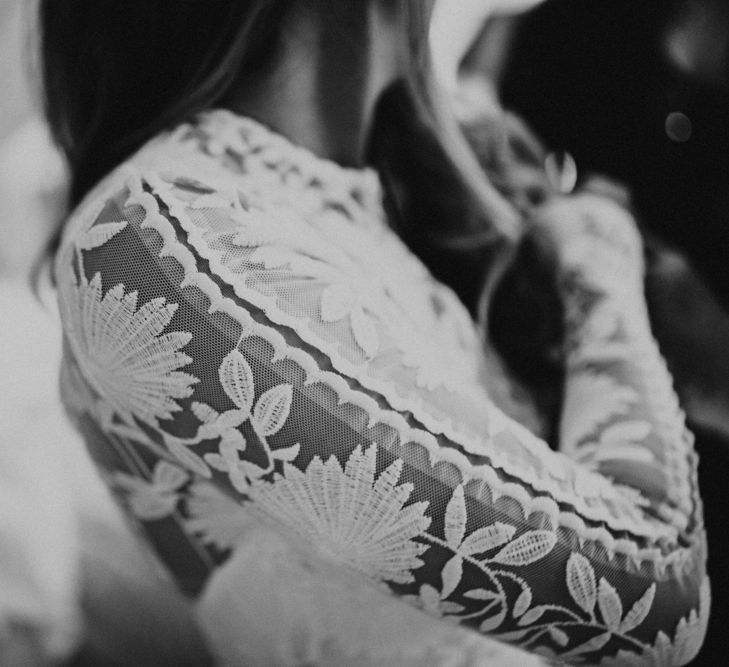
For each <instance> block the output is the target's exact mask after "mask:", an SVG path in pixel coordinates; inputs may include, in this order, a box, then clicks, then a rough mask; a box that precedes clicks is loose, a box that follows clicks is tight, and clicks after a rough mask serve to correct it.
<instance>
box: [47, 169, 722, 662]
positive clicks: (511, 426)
mask: <svg viewBox="0 0 729 667" xmlns="http://www.w3.org/2000/svg"><path fill="white" fill-rule="evenodd" d="M125 178H126V181H125V182H124V184H123V185H122V186H120V184H119V183H118V182H117V183H115V184H113V187H112V186H108V189H109V190H110V191H112V193H113V194H112V196H111V197H107V194H108V192H107V193H105V194H103V193H102V194H103V196H100V195H98V194H97V196H96V197H94V198H92V200H91V202H92V203H91V204H88V205H87V206H86V209H85V210H82V211H81V212H80V213H79V214H78V215H77V216H76V220H75V222H74V223H73V224H71V225H70V227H69V230H68V233H67V235H66V240H65V242H64V244H63V246H62V249H61V252H60V253H59V255H58V259H57V266H56V273H57V279H58V285H59V299H60V305H61V312H62V316H63V320H64V327H65V332H66V348H67V354H66V361H65V365H64V387H65V393H66V396H65V399H66V404H67V406H68V407H69V409H70V411H71V412H72V413H73V414H74V415H75V417H76V421H77V422H78V424H79V426H80V428H81V429H82V430H83V431H84V433H85V434H86V438H87V440H88V441H89V442H90V444H91V449H92V452H93V453H94V455H95V456H96V458H97V460H98V462H99V464H100V465H101V467H102V469H103V470H104V471H105V475H106V477H107V479H108V481H109V483H110V484H111V485H112V486H113V488H114V489H116V491H117V492H118V493H119V494H120V496H121V497H122V498H123V501H124V503H125V505H126V506H127V508H128V509H129V511H130V513H131V514H133V515H135V516H136V517H137V518H138V519H140V520H141V522H142V524H143V526H144V529H145V530H146V532H147V535H148V537H149V539H150V540H151V541H152V542H153V543H154V545H155V547H156V548H157V550H158V551H159V552H160V554H161V556H162V558H163V559H164V560H165V561H166V562H167V563H168V565H169V567H170V569H171V570H172V571H173V572H174V573H175V574H176V575H177V577H178V579H179V580H180V582H181V583H182V585H183V586H184V587H185V588H186V589H187V590H188V591H190V592H191V593H194V594H196V593H199V592H200V591H201V590H203V589H204V587H205V586H206V585H207V582H208V580H209V579H210V578H211V577H212V579H214V578H215V574H214V572H215V570H216V568H217V567H218V566H220V565H221V564H222V563H223V562H225V561H226V559H227V558H229V556H230V554H231V552H234V551H235V549H236V544H237V543H238V541H239V538H240V535H241V528H240V527H241V526H242V525H243V524H244V523H245V521H246V520H247V517H250V516H257V517H261V518H262V519H263V520H264V521H266V522H270V523H271V524H272V525H275V526H278V527H279V528H281V529H283V532H284V533H285V534H286V535H288V536H294V538H295V540H296V541H297V542H298V543H301V544H306V545H308V547H309V548H310V549H312V550H314V551H315V552H316V553H317V554H320V555H321V556H322V557H323V558H324V559H327V560H329V561H332V562H335V563H337V564H340V565H342V566H344V567H345V568H347V569H348V570H349V571H350V572H351V576H352V577H353V580H355V579H356V578H357V577H358V576H360V575H364V577H365V578H367V579H369V580H371V581H373V582H375V583H376V584H377V585H378V586H380V587H384V588H386V589H388V590H389V591H391V592H392V593H394V594H395V595H397V596H399V597H401V598H402V599H404V600H406V601H407V602H409V603H410V604H412V605H415V606H417V607H420V608H423V609H424V610H426V611H427V612H429V613H431V614H433V615H436V616H438V617H444V621H447V622H448V623H451V624H458V625H462V626H465V627H468V628H472V629H474V630H476V631H478V632H481V633H485V634H489V635H492V636H494V637H496V638H498V639H501V640H503V641H506V642H510V643H513V644H516V645H519V646H521V647H523V648H525V649H527V650H530V651H535V652H538V653H541V654H542V655H546V656H558V657H559V658H560V659H562V660H565V661H570V662H597V661H600V660H602V664H606V665H610V664H613V665H621V666H622V665H631V664H634V665H683V664H685V663H687V662H688V661H689V660H690V659H691V658H692V657H693V656H694V655H695V653H696V652H697V650H698V648H699V646H700V644H701V641H702V638H703V633H704V630H705V625H706V620H707V614H708V595H709V589H708V581H707V579H706V576H705V569H704V561H705V543H704V534H703V528H702V519H701V506H700V501H699V499H698V497H697V491H696V473H695V461H694V456H693V453H692V449H691V440H690V437H689V435H688V434H687V432H686V430H685V428H684V425H683V421H682V416H681V414H680V412H679V410H678V408H677V405H676V403H675V399H674V398H673V394H672V393H671V391H670V386H669V380H668V377H667V375H666V373H665V369H664V367H663V365H662V363H661V362H660V359H659V357H658V355H657V352H656V351H655V347H654V346H653V343H652V342H650V340H649V335H648V333H647V332H645V335H642V336H641V337H640V338H639V339H638V340H639V341H640V346H639V347H638V348H635V349H634V350H632V352H631V354H630V355H629V357H624V356H622V352H621V351H619V350H617V348H615V349H613V348H612V347H610V346H609V345H603V338H601V337H599V336H598V337H590V336H586V335H581V336H580V340H584V341H588V342H589V341H594V342H595V345H587V343H586V344H585V345H586V346H585V347H581V348H576V351H575V356H574V358H573V363H574V364H578V363H579V364H580V365H581V367H584V369H585V370H584V377H583V376H581V377H583V380H584V381H583V380H579V379H577V378H576V379H574V380H573V383H572V385H571V391H570V394H569V396H568V404H569V405H568V415H569V422H566V423H565V427H564V431H565V434H564V437H565V442H566V443H572V442H574V443H577V445H579V447H576V448H573V450H574V451H579V452H580V456H582V457H583V458H585V459H586V460H587V461H588V463H589V464H590V465H593V464H594V467H595V468H596V469H597V471H598V472H597V473H596V472H591V471H590V470H588V467H587V466H586V465H581V464H580V463H578V462H576V461H575V460H574V459H573V457H572V456H568V455H566V454H563V453H554V452H552V451H550V449H549V448H548V447H547V446H546V444H545V443H543V442H542V441H540V440H539V439H537V438H536V437H535V436H534V435H532V434H531V433H530V432H529V431H528V430H526V429H525V428H524V427H522V426H521V425H519V424H517V423H515V422H513V421H511V420H510V419H508V418H507V417H506V416H505V415H504V414H503V413H502V412H500V411H499V410H498V409H497V408H496V407H495V406H494V405H493V403H491V401H490V400H489V399H488V396H487V394H486V393H485V391H484V390H483V389H482V388H480V387H479V386H478V382H477V381H476V380H475V378H476V376H477V372H476V371H475V370H474V369H473V368H472V367H473V366H474V365H477V363H476V361H474V358H475V357H473V355H475V354H476V349H475V347H474V341H473V340H471V339H470V338H469V335H470V334H468V330H467V327H466V326H465V325H464V326H463V327H461V324H458V325H456V324H455V323H454V321H455V320H456V319H458V317H460V315H459V314H458V312H459V311H458V312H457V309H453V308H451V311H450V312H449V310H448V309H449V307H445V306H444V305H443V304H444V303H445V302H446V301H447V299H446V297H445V293H444V292H443V288H441V287H438V286H437V285H434V284H431V283H429V281H430V280H431V279H430V278H429V277H428V276H427V275H426V274H425V273H423V272H419V269H415V268H413V269H412V270H411V269H409V268H408V266H409V264H408V261H412V260H406V259H405V252H404V250H403V258H402V262H401V264H400V266H399V268H398V269H397V270H398V272H399V273H397V275H396V279H393V280H392V281H391V283H390V286H389V287H388V288H387V289H384V288H382V289H381V288H380V286H379V285H380V283H377V285H375V282H377V281H378V280H380V279H382V276H383V275H384V273H386V272H387V271H388V270H389V269H388V266H389V265H390V264H392V262H390V261H389V260H391V259H392V257H391V256H390V257H388V262H389V264H387V265H386V264H384V263H383V264H382V266H380V265H379V264H377V262H378V258H377V253H370V255H368V257H369V259H368V263H367V262H365V263H359V264H357V262H355V261H354V259H353V258H352V256H351V254H347V253H348V252H350V253H354V252H366V251H367V248H366V247H365V246H366V242H365V241H364V240H362V239H360V237H355V236H351V237H350V236H347V235H353V234H355V231H354V230H351V229H349V228H348V227H346V225H345V226H342V221H341V220H337V221H336V222H337V225H339V226H338V227H336V226H334V225H332V226H327V224H326V222H325V221H321V223H320V226H319V227H316V226H312V225H310V224H308V223H307V224H306V225H304V223H303V222H302V221H301V220H297V219H294V218H292V217H291V216H287V215H284V214H283V213H281V212H280V211H276V210H273V209H271V210H269V209H267V208H266V207H263V206H259V205H258V203H257V202H256V201H255V199H254V198H251V197H242V196H240V195H239V194H235V193H233V192H232V191H231V192H228V191H226V190H224V189H222V188H215V189H213V188H210V187H207V186H205V185H203V184H201V183H199V182H194V181H191V180H189V179H182V178H174V179H173V178H171V177H166V176H160V175H158V174H155V173H145V174H144V176H142V175H140V174H138V173H131V174H127V175H126V176H125ZM100 199H101V200H103V202H104V203H103V204H102V205H96V204H94V202H96V201H99V200H100ZM385 233H386V232H385V230H376V231H372V232H371V234H370V236H373V235H374V237H376V239H379V240H376V242H375V247H379V246H377V243H380V241H382V239H384V238H386V237H385V236H381V237H378V236H377V235H378V234H379V235H384V234H385ZM334 234H342V235H344V237H346V238H345V239H344V241H345V242H344V243H343V244H342V245H341V246H340V245H338V244H337V243H335V242H333V241H332V238H333V235H334ZM355 239H360V240H359V241H357V242H355ZM382 242H383V243H384V241H382ZM343 248H346V249H348V250H346V251H345V250H343ZM398 262H399V260H398ZM368 271H369V273H368ZM408 272H411V273H412V274H413V275H412V276H408ZM410 278H412V281H411V282H408V281H409V280H410ZM418 285H419V287H417V286H418ZM426 285H430V287H428V290H429V291H428V292H427V295H425V290H426ZM413 286H416V287H413ZM398 290H399V291H398ZM418 290H419V291H418ZM420 292H423V294H424V295H425V297H424V298H423V299H421V301H422V302H423V303H426V302H427V303H428V304H429V305H430V306H431V308H432V309H433V310H434V311H437V312H441V313H443V312H445V314H446V316H447V317H446V318H445V320H443V318H440V319H437V318H435V319H433V321H432V326H429V328H428V330H426V331H417V330H414V325H413V322H416V321H417V322H421V323H422V322H427V316H426V315H425V314H423V313H422V312H420V311H421V310H422V308H420V306H419V305H418V303H419V298H420V297H419V293H420ZM590 312H591V315H590V316H589V317H585V318H583V319H582V322H583V324H582V326H585V327H596V328H597V324H598V321H599V318H600V317H601V316H602V315H601V313H602V311H601V310H599V309H592V310H591V311H590ZM631 314H632V313H631ZM636 326H637V325H636ZM641 326H642V325H641ZM605 331H607V329H606V330H605ZM613 333H614V335H613V334H612V333H611V334H609V335H608V336H607V338H608V339H609V340H613V338H615V341H616V344H617V342H619V340H618V339H620V334H619V332H613ZM631 340H633V338H631ZM446 343H448V344H446ZM598 343H599V345H598ZM454 347H460V357H459V355H457V354H455V353H454V350H453V349H450V348H454ZM613 352H615V358H616V359H621V360H623V361H620V362H619V363H618V362H615V365H613V362H614V360H613V357H611V356H610V355H611V354H612V353H613ZM469 355H470V356H469ZM443 359H444V360H445V362H443V361H442V360H443ZM464 359H465V362H464V361H463V360H464ZM459 360H460V361H459ZM608 366H609V368H608ZM634 369H640V372H639V374H638V375H635V374H634V373H633V370H634ZM603 370H605V371H606V372H605V373H603ZM608 370H610V372H609V373H608V372H607V371H608ZM636 372H637V371H636ZM641 383H642V384H641ZM639 384H641V386H640V387H639V386H638V385H639ZM645 386H650V387H651V392H647V391H645V390H644V387H645ZM595 396H598V397H599V400H592V398H591V397H595ZM644 410H645V411H646V412H645V414H644ZM605 424H607V426H605ZM641 442H649V443H650V444H649V445H647V446H646V447H643V448H641V447H640V446H636V447H634V445H640V443H641ZM570 447H571V445H570V446H568V449H570ZM603 450H606V451H608V452H610V454H609V455H603V454H602V452H603ZM588 452H589V455H588ZM623 452H628V455H627V458H628V459H629V460H630V461H631V463H630V466H622V465H612V462H613V461H615V460H618V459H621V460H622V458H623V457H622V453H623ZM646 452H647V453H650V456H648V454H647V453H646ZM644 467H645V470H647V471H648V472H650V473H651V474H650V475H648V476H646V475H644V474H643V471H644ZM634 471H637V473H638V474H633V472H634ZM600 473H603V474H600ZM654 473H656V474H660V478H661V480H662V482H661V483H660V484H657V485H654V484H653V481H652V480H653V478H654V476H655V475H654ZM608 475H609V477H611V478H612V479H613V480H614V482H613V481H611V480H610V479H609V477H608ZM645 479H649V480H650V483H649V485H648V486H646V485H645V484H644V480H645ZM654 487H655V488H654ZM656 489H657V490H658V492H657V493H656V492H654V491H655V490H656ZM656 499H657V500H656ZM353 603H354V602H353ZM240 604H241V606H243V605H245V604H246V601H245V600H241V602H240Z"/></svg>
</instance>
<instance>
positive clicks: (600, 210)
mask: <svg viewBox="0 0 729 667" xmlns="http://www.w3.org/2000/svg"><path fill="white" fill-rule="evenodd" d="M535 225H536V230H535V231H536V233H537V234H540V235H543V236H544V237H546V243H547V244H549V245H550V246H551V247H552V250H553V252H554V256H555V258H556V261H557V265H558V272H559V274H560V278H561V281H562V282H564V280H565V279H568V280H569V282H572V279H574V278H578V279H579V282H580V283H581V284H582V285H583V286H584V287H589V288H590V289H592V290H596V291H598V292H599V293H602V294H605V295H615V296H624V295H625V294H626V293H628V292H631V291H636V290H642V281H643V275H644V270H645V267H644V259H643V240H642V237H641V235H640V232H639V231H638V227H637V225H636V223H635V219H634V218H633V216H632V215H631V214H630V212H629V211H628V210H626V208H624V207H623V206H621V205H620V204H618V203H617V202H615V201H614V200H613V199H611V198H608V197H605V196H602V195H598V194H594V193H592V192H588V191H581V192H578V193H576V194H573V195H570V196H565V197H554V198H552V199H550V200H549V201H548V202H547V203H546V204H545V205H544V206H542V207H541V208H540V209H539V210H538V211H537V213H536V215H535Z"/></svg>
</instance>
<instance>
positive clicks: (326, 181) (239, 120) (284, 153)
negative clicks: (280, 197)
mask: <svg viewBox="0 0 729 667" xmlns="http://www.w3.org/2000/svg"><path fill="white" fill-rule="evenodd" d="M195 125H196V126H197V127H198V128H199V129H201V130H202V131H203V132H204V133H205V135H207V136H206V141H205V149H206V151H207V152H208V153H211V154H213V155H218V156H220V155H223V154H225V153H226V152H229V151H230V152H232V153H233V154H236V155H238V156H240V157H244V158H245V159H246V161H247V162H248V163H250V162H255V163H259V164H260V166H261V167H262V168H264V169H266V170H268V171H273V172H277V173H278V174H279V175H280V176H281V178H282V181H283V182H286V183H292V182H296V183H297V184H298V185H299V187H302V188H307V187H318V188H321V189H322V190H323V191H325V192H326V194H327V196H328V198H329V199H334V200H338V199H341V200H342V203H343V204H345V203H348V202H351V201H353V202H354V203H356V204H358V205H359V206H361V207H362V208H364V209H365V210H367V211H368V212H370V213H377V214H378V216H379V215H380V214H381V210H382V209H381V207H382V186H381V183H380V179H379V175H378V174H377V171H375V170H374V169H372V168H371V167H362V168H356V167H345V166H343V165H341V164H339V163H338V162H335V161H334V160H330V159H327V158H324V157H320V156H318V155H316V154H315V153H313V152H312V151H310V150H309V149H307V148H304V147H302V146H299V145H297V144H295V143H294V142H293V141H291V140H290V139H288V138H287V137H285V136H284V135H282V134H280V133H278V132H276V131H275V130H273V129H271V128H270V127H268V126H266V125H265V124H263V123H261V122H260V121H257V120H255V119H253V118H250V117H248V116H243V115H240V114H237V113H235V112H233V111H230V110H229V109H223V108H219V109H211V110H209V111H205V112H203V113H201V114H200V115H199V116H198V118H197V121H196V123H195ZM347 200H348V201H347ZM345 208H349V207H348V206H346V205H345Z"/></svg>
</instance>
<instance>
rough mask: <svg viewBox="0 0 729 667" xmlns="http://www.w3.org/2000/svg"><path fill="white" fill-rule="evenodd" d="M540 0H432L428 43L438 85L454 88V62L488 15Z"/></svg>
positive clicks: (519, 9) (513, 10) (517, 10)
mask: <svg viewBox="0 0 729 667" xmlns="http://www.w3.org/2000/svg"><path fill="white" fill-rule="evenodd" d="M542 1H543V0H436V3H435V9H434V12H433V22H432V23H431V29H430V43H431V48H432V50H433V65H434V68H435V74H436V77H437V78H438V80H439V82H440V84H441V85H442V86H443V87H444V88H445V89H446V90H447V91H450V92H453V91H455V90H456V88H457V85H456V83H457V72H458V64H459V63H460V61H461V59H462V58H463V57H464V55H465V54H466V52H467V51H468V49H469V47H470V46H471V45H472V44H473V42H474V40H475V39H476V37H477V36H478V34H479V33H480V31H481V29H482V28H483V26H484V24H485V23H486V21H487V20H488V18H489V17H490V16H494V15H508V14H518V13H520V12H523V11H526V10H527V9H531V8H532V7H533V6H535V5H538V4H539V3H540V2H542Z"/></svg>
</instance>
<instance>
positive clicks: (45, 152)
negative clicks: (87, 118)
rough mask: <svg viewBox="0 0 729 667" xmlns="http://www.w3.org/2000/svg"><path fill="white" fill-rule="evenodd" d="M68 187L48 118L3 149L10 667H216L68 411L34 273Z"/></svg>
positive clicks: (52, 320) (24, 128)
mask: <svg viewBox="0 0 729 667" xmlns="http://www.w3.org/2000/svg"><path fill="white" fill-rule="evenodd" d="M66 178H67V177H66V172H65V170H64V166H63V162H62V161H61V159H60V157H59V156H58V154H57V153H56V152H55V150H54V149H53V148H52V146H51V143H50V139H49V137H48V133H47V131H46V129H45V127H44V125H43V124H42V123H41V122H40V121H39V120H37V119H35V120H30V121H27V122H26V123H24V124H23V125H21V126H20V127H19V128H18V129H17V130H15V131H14V132H12V133H11V134H10V136H8V137H7V138H6V139H5V140H4V141H0V665H3V667H4V666H5V665H8V667H10V666H11V665H12V666H13V667H14V666H15V665H22V667H31V666H35V665H41V664H46V663H47V662H48V661H53V660H55V659H58V658H60V657H63V656H67V655H69V654H70V653H71V652H73V651H74V650H75V649H76V648H77V647H78V645H79V644H81V643H83V644H85V645H86V647H87V650H90V652H91V655H92V656H93V660H94V661H100V662H99V664H114V665H117V666H119V667H147V666H149V667H153V666H156V665H167V664H170V665H172V664H174V665H180V666H183V665H205V664H207V653H206V651H205V649H204V646H203V642H202V640H201V639H200V637H199V633H198V631H197V628H196V626H195V623H194V621H193V620H192V616H191V612H190V609H189V606H188V604H187V602H186V601H185V600H184V599H183V598H182V596H181V595H180V594H179V593H177V591H176V590H175V589H174V587H173V586H172V584H171V583H170V581H169V579H168V578H167V576H166V574H165V573H164V572H163V571H162V569H161V567H160V566H159V565H158V564H157V562H156V561H155V560H154V557H153V556H152V555H151V554H150V553H148V552H147V550H146V548H145V547H142V546H141V545H140V543H139V541H138V540H135V538H134V536H133V535H132V532H131V531H130V529H129V527H128V526H127V525H126V524H125V523H124V521H123V519H122V517H121V513H120V512H119V510H118V508H117V507H116V505H115V504H114V503H113V502H112V500H111V498H110V496H109V494H108V492H107V490H106V487H105V486H104V485H103V484H102V482H101V480H100V479H99V477H98V475H97V474H96V471H95V470H94V468H93V465H92V463H91V460H90V458H89V456H88V454H87V452H86V450H85V447H84V445H83V443H82V441H81V439H80V437H79V436H78V434H77V433H76V432H75V431H74V429H73V428H72V427H71V425H70V424H69V423H68V421H67V419H66V416H65V414H64V412H63V409H62V408H61V403H60V395H59V387H58V367H59V362H60V348H61V330H60V325H59V321H58V315H57V312H56V309H55V297H54V295H53V291H52V289H51V288H50V287H49V286H48V285H47V284H46V285H45V287H44V288H43V289H42V290H41V295H40V300H39V298H38V296H37V295H35V294H33V293H32V291H31V288H30V284H29V281H28V275H29V271H30V268H31V266H32V264H33V262H34V261H35V260H36V258H37V256H38V254H39V253H40V251H41V248H42V247H43V245H44V243H45V241H46V239H47V237H48V235H49V233H50V231H51V229H52V228H53V226H54V225H55V224H56V223H57V221H58V219H59V217H60V216H62V215H63V211H64V199H65V186H66ZM93 664H96V662H94V663H93Z"/></svg>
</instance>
